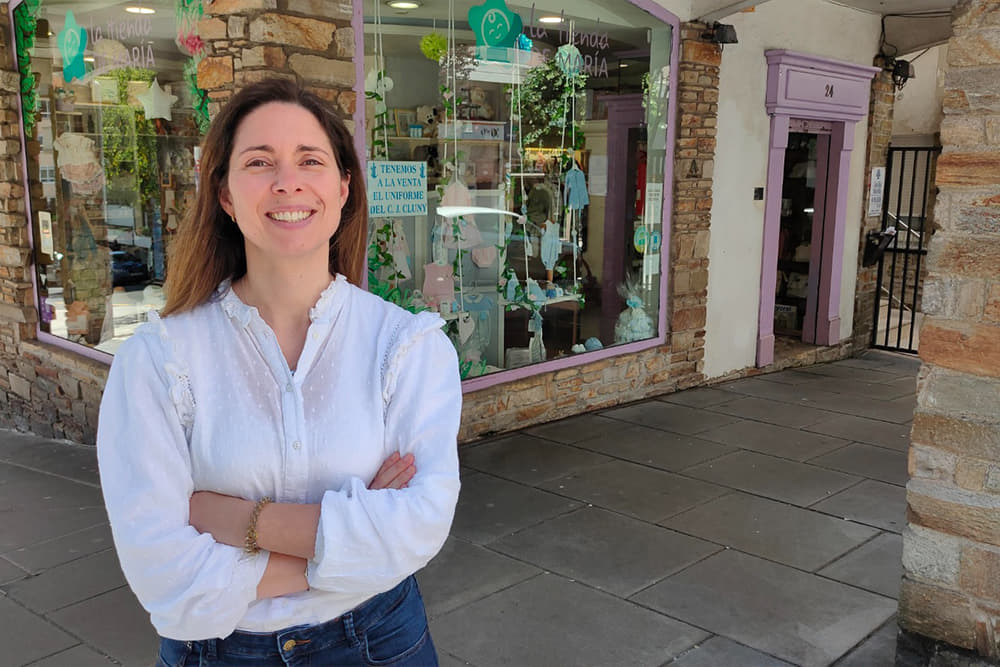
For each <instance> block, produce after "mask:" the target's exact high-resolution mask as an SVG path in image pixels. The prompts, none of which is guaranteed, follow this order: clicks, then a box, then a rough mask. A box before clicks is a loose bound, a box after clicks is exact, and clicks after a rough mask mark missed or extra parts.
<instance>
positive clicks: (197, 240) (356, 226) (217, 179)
mask: <svg viewBox="0 0 1000 667" xmlns="http://www.w3.org/2000/svg"><path fill="white" fill-rule="evenodd" d="M270 102H286V103H290V104H297V105H299V106H301V107H302V108H304V109H306V110H307V111H309V112H310V113H312V115H313V116H315V117H316V120H317V121H319V124H320V126H321V127H322V128H323V130H324V131H325V132H326V134H327V137H329V139H330V145H331V146H332V147H333V150H334V153H336V156H337V164H338V166H339V167H340V173H341V176H342V177H346V176H349V177H350V179H351V180H350V186H349V191H348V195H347V202H346V203H345V204H344V208H343V210H342V211H341V217H340V226H339V227H338V228H337V231H336V232H335V233H334V235H333V236H332V237H331V238H330V273H342V274H344V276H346V277H347V279H348V281H350V282H351V283H353V284H355V285H360V284H361V280H362V274H363V271H364V261H365V240H366V238H367V227H368V215H367V214H368V211H367V205H368V204H367V196H366V194H365V178H364V174H363V173H361V165H360V162H359V161H358V156H357V153H356V152H355V151H354V144H353V140H352V138H351V135H350V133H349V132H348V131H347V128H346V127H345V126H344V123H343V121H341V120H340V118H339V117H338V116H337V114H336V113H335V112H334V110H333V108H332V107H331V106H330V105H329V103H327V102H326V101H325V100H323V99H322V98H321V97H319V96H318V95H315V94H313V93H310V92H309V91H307V90H305V89H304V88H303V87H302V86H301V85H299V84H298V83H296V82H294V81H291V80H288V79H277V78H274V79H266V80H264V81H260V82H258V83H253V84H251V85H249V86H247V87H246V88H243V89H242V90H240V91H239V92H238V93H236V94H235V95H234V96H233V97H232V98H231V99H230V100H229V102H228V103H227V104H226V106H225V107H224V108H223V109H222V111H220V112H219V115H218V116H216V118H215V119H214V120H213V121H212V125H211V127H210V128H209V130H208V135H207V136H206V137H205V140H204V142H203V143H202V146H203V149H202V153H201V174H200V176H199V178H200V183H199V185H198V196H197V198H196V200H195V206H194V207H193V209H192V210H190V211H188V214H187V215H186V216H185V218H184V220H183V221H182V223H181V226H180V229H178V232H177V237H176V238H175V239H174V241H173V243H172V244H171V247H170V253H169V264H168V271H167V280H166V286H165V291H166V294H167V303H166V306H165V307H164V308H163V310H162V311H161V314H162V315H163V316H167V315H170V314H173V313H182V312H184V311H187V310H191V309H192V308H196V307H197V306H200V305H201V304H203V303H205V302H206V301H208V300H209V299H210V298H211V297H212V294H213V293H214V292H215V290H216V288H217V287H218V286H219V283H221V282H222V281H223V280H226V279H230V280H233V281H235V280H238V279H239V278H241V277H243V276H244V275H245V274H246V272H247V259H246V249H245V247H244V244H243V234H242V233H241V232H240V229H239V227H237V226H236V223H234V222H233V221H232V220H231V219H230V218H229V216H228V215H227V214H226V212H225V211H224V210H223V209H222V205H221V204H220V203H219V188H220V187H221V186H222V184H223V183H224V182H225V180H226V177H227V176H228V172H229V157H230V155H231V154H232V152H233V137H234V136H235V135H236V130H237V128H238V127H239V125H240V122H241V121H242V120H243V119H244V118H245V117H246V116H247V115H248V114H249V113H251V112H252V111H254V110H255V109H257V108H258V107H260V106H263V105H264V104H268V103H270Z"/></svg>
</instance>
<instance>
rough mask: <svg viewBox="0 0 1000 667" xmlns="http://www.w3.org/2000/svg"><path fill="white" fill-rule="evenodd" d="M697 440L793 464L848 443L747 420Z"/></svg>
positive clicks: (705, 434)
mask: <svg viewBox="0 0 1000 667" xmlns="http://www.w3.org/2000/svg"><path fill="white" fill-rule="evenodd" d="M751 400H755V399H751ZM788 407H793V406H788ZM698 437H700V438H704V439H705V440H712V441H714V442H719V443H722V444H725V445H730V446H732V447H739V448H741V449H750V450H753V451H755V452H760V453H762V454H770V455H772V456H780V457H781V458H783V459H792V460H793V461H805V460H806V459H811V458H813V457H815V456H819V455H820V454H825V453H826V452H830V451H833V450H835V449H839V448H841V447H843V446H844V445H846V444H848V441H847V440H842V439H841V438H835V437H833V436H831V435H821V434H818V433H807V432H806V431H800V430H798V429H794V428H786V427H784V426H775V425H774V424H765V423H762V422H758V421H748V420H740V421H738V422H734V423H732V424H726V425H725V426H720V427H719V428H713V429H712V430H710V431H705V432H704V433H701V434H700V435H699V436H698Z"/></svg>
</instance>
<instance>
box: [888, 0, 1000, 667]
mask: <svg viewBox="0 0 1000 667" xmlns="http://www.w3.org/2000/svg"><path fill="white" fill-rule="evenodd" d="M953 26H954V34H953V36H952V38H951V41H950V43H949V49H948V60H949V66H950V70H949V71H948V73H947V75H946V79H945V98H944V121H943V122H942V126H941V143H942V145H943V152H942V154H941V157H940V159H939V161H938V166H937V179H936V183H937V186H938V188H939V194H938V199H937V206H936V211H935V215H936V220H937V225H938V231H937V232H936V233H935V235H934V238H933V239H932V241H931V243H930V253H929V256H928V275H927V283H926V286H925V294H924V312H925V314H926V319H925V321H924V325H923V328H922V329H921V332H920V355H921V357H922V358H923V361H924V367H923V369H922V370H921V373H920V378H919V384H918V390H919V391H918V403H917V412H916V415H915V418H914V423H913V434H912V446H911V449H910V477H911V479H910V482H909V484H908V485H907V502H908V506H909V508H908V519H909V526H908V527H907V530H906V532H905V534H904V542H903V565H904V579H903V585H902V590H901V594H900V600H899V619H900V624H901V626H902V627H903V628H904V629H905V630H906V631H907V632H908V633H913V635H906V634H904V637H903V638H904V640H905V641H903V642H902V643H901V646H907V647H909V649H910V654H911V655H910V657H911V658H912V654H913V653H914V652H917V653H919V651H918V650H917V649H919V647H927V646H928V645H929V644H928V642H926V641H924V642H921V641H911V639H912V637H913V636H914V635H915V636H919V635H923V636H925V637H929V638H931V639H933V640H938V641H941V642H946V643H947V644H951V645H954V646H958V647H962V648H965V649H971V650H973V651H975V652H977V653H978V654H980V655H982V656H986V657H987V658H989V659H991V660H998V659H1000V179H998V177H997V175H998V174H1000V0H965V1H964V2H961V3H960V4H959V5H958V7H956V9H955V11H954V14H953ZM931 645H932V643H931ZM914 647H917V649H915V648H914ZM927 650H931V649H927ZM933 650H937V649H933ZM926 660H927V656H926V655H924V656H917V658H916V659H914V660H911V661H910V662H905V663H904V664H911V663H912V664H926ZM921 661H924V662H921ZM935 664H938V663H935ZM942 664H944V663H942ZM947 664H953V663H947ZM954 664H958V663H954ZM961 664H966V663H961Z"/></svg>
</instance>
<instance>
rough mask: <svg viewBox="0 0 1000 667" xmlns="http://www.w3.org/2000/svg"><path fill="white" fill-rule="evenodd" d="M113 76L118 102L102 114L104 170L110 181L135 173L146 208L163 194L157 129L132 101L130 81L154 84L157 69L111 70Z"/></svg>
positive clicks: (140, 195) (142, 204) (142, 201)
mask: <svg viewBox="0 0 1000 667" xmlns="http://www.w3.org/2000/svg"><path fill="white" fill-rule="evenodd" d="M110 76H111V77H112V78H113V79H114V81H115V84H116V86H117V88H116V102H117V104H114V105H108V106H106V107H103V109H102V113H101V136H102V146H101V154H102V156H103V160H104V173H105V175H106V176H107V178H108V179H109V180H111V179H113V178H115V177H119V176H128V177H132V176H134V177H135V178H136V179H137V181H138V188H137V189H138V192H139V198H140V204H141V206H142V207H143V208H145V207H146V206H147V205H149V204H150V203H151V202H152V201H154V200H155V199H156V198H157V197H159V193H160V184H159V171H160V170H159V165H158V164H157V158H156V156H157V147H156V128H155V126H154V125H153V123H152V121H150V120H148V119H147V118H146V115H145V114H144V113H143V110H142V108H141V107H139V108H134V107H132V106H130V105H129V104H128V84H129V82H130V81H142V82H144V83H152V81H153V77H154V76H156V72H154V71H153V70H149V69H142V68H138V67H122V68H120V69H116V70H113V71H112V72H110Z"/></svg>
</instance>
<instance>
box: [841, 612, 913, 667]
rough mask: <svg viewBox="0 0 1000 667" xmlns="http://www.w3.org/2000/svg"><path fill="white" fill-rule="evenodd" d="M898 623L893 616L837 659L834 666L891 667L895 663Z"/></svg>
mask: <svg viewBox="0 0 1000 667" xmlns="http://www.w3.org/2000/svg"><path fill="white" fill-rule="evenodd" d="M898 634H899V625H898V624H897V622H896V617H895V616H893V617H892V618H890V619H889V620H888V621H886V622H885V625H883V626H882V627H881V628H879V629H878V630H876V631H875V632H874V633H872V635H871V636H870V637H868V638H867V639H865V640H864V641H863V642H862V643H861V645H860V646H858V647H857V648H856V649H854V650H853V651H851V652H850V653H848V654H847V655H845V656H844V657H843V658H841V659H840V660H838V661H837V663H836V667H882V666H885V667H891V665H895V664H896V636H897V635H898Z"/></svg>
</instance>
